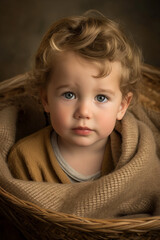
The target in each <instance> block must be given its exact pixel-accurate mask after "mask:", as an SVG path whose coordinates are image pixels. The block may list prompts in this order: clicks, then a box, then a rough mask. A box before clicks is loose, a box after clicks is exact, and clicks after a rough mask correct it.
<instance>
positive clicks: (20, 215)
mask: <svg viewBox="0 0 160 240" xmlns="http://www.w3.org/2000/svg"><path fill="white" fill-rule="evenodd" d="M142 70H143V79H144V82H143V85H142V88H141V94H140V99H141V101H142V102H143V103H144V104H145V105H147V106H149V107H151V108H152V109H155V110H159V109H160V98H159V93H160V84H159V81H160V71H159V70H158V69H155V68H154V67H151V66H147V65H144V66H143V67H142ZM27 77H28V74H24V75H20V76H18V77H15V78H13V79H10V80H8V81H4V82H3V83H2V84H1V86H0V98H1V104H0V106H1V108H3V107H5V106H6V105H7V104H11V103H12V104H13V103H14V99H15V98H14V95H15V93H16V95H19V96H20V95H26V94H28V93H27V88H26V86H25V85H24V82H25V80H26V78H27ZM0 212H1V213H2V215H4V216H5V217H6V218H8V219H9V220H10V221H12V222H13V223H14V224H15V225H16V226H17V227H18V228H19V229H20V230H21V232H22V233H23V235H24V236H25V238H26V239H29V240H32V239H33V240H35V239H66V240H67V239H68V240H69V239H71V240H72V239H73V240H75V239H77V240H79V239H83V240H85V239H91V240H92V239H112V240H114V239H123V240H126V239H130V240H132V239H134V240H135V239H147V240H150V239H154V240H159V239H160V216H156V217H147V218H134V219H89V218H81V217H77V216H74V215H69V214H65V213H60V212H54V211H49V210H46V209H43V208H41V207H39V206H37V205H35V204H33V203H31V202H27V201H24V200H21V199H19V198H17V197H15V196H14V195H11V194H10V193H9V192H7V191H5V190H4V189H2V188H1V187H0ZM37 225H38V226H39V231H38V232H37Z"/></svg>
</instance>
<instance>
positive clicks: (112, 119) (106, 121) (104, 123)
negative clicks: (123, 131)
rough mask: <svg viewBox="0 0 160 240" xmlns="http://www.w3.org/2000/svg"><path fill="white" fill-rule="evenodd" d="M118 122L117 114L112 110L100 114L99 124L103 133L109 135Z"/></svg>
mask: <svg viewBox="0 0 160 240" xmlns="http://www.w3.org/2000/svg"><path fill="white" fill-rule="evenodd" d="M115 123H116V115H115V114H111V113H110V112H109V113H108V112H105V113H104V112H103V113H101V114H98V119H97V124H98V125H99V131H100V132H101V134H102V135H104V136H108V135H110V134H111V132H112V131H113V129H114V126H115Z"/></svg>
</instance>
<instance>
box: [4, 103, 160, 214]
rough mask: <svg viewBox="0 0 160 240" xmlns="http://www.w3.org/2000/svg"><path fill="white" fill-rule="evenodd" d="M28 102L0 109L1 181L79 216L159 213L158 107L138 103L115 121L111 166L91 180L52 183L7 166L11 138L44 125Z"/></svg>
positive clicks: (43, 203)
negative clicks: (13, 173) (18, 174)
mask: <svg viewBox="0 0 160 240" xmlns="http://www.w3.org/2000/svg"><path fill="white" fill-rule="evenodd" d="M32 105H33V104H31V105H30V106H27V107H26V109H25V110H23V111H22V110H18V109H17V108H16V107H14V106H12V107H6V108H5V109H3V110H2V111H0V186H1V187H3V188H4V189H5V190H6V191H8V192H10V193H11V194H13V195H15V196H16V197H19V198H20V199H23V200H27V201H30V202H33V203H35V204H37V205H38V206H40V207H43V208H46V209H50V210H54V211H59V212H64V213H70V214H75V215H77V216H81V217H93V218H112V217H116V218H117V217H134V216H136V217H137V216H142V215H143V216H150V215H160V134H159V129H160V114H159V113H156V112H151V111H149V110H147V109H144V108H142V107H141V106H137V107H135V108H134V109H132V111H130V112H128V113H127V114H126V115H125V117H124V119H123V120H122V121H121V122H119V123H118V124H117V125H116V128H115V130H114V132H113V134H112V137H111V148H112V155H113V160H114V164H115V171H113V172H112V173H110V174H108V175H106V176H104V177H102V178H100V179H98V180H96V181H92V182H85V183H71V184H55V183H45V182H31V181H22V180H18V179H14V178H13V177H12V176H11V174H10V172H9V169H8V167H7V163H6V161H7V153H8V151H9V149H10V148H11V146H12V145H13V144H14V142H15V140H16V139H17V138H20V137H23V136H25V135H27V134H29V133H31V132H33V131H35V130H37V129H36V128H40V127H43V125H44V119H43V114H42V113H40V112H38V111H37V112H36V113H35V109H36V108H34V110H33V108H32ZM33 112H34V113H35V115H34V114H33ZM33 122H36V126H35V125H33ZM31 126H32V128H30V127H31Z"/></svg>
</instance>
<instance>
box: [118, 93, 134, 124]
mask: <svg viewBox="0 0 160 240" xmlns="http://www.w3.org/2000/svg"><path fill="white" fill-rule="evenodd" d="M132 97H133V93H131V92H129V93H127V95H126V96H125V97H123V99H122V102H121V105H120V107H119V111H118V113H117V120H121V119H122V118H123V117H124V115H125V113H126V111H127V108H128V107H129V104H130V102H131V100H132Z"/></svg>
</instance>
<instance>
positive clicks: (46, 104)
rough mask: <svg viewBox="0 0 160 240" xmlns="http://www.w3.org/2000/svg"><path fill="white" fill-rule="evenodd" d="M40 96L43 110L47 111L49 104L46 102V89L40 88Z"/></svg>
mask: <svg viewBox="0 0 160 240" xmlns="http://www.w3.org/2000/svg"><path fill="white" fill-rule="evenodd" d="M40 97H41V102H42V105H43V108H44V111H45V112H47V113H49V112H50V111H49V104H48V97H47V90H46V89H41V90H40Z"/></svg>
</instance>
